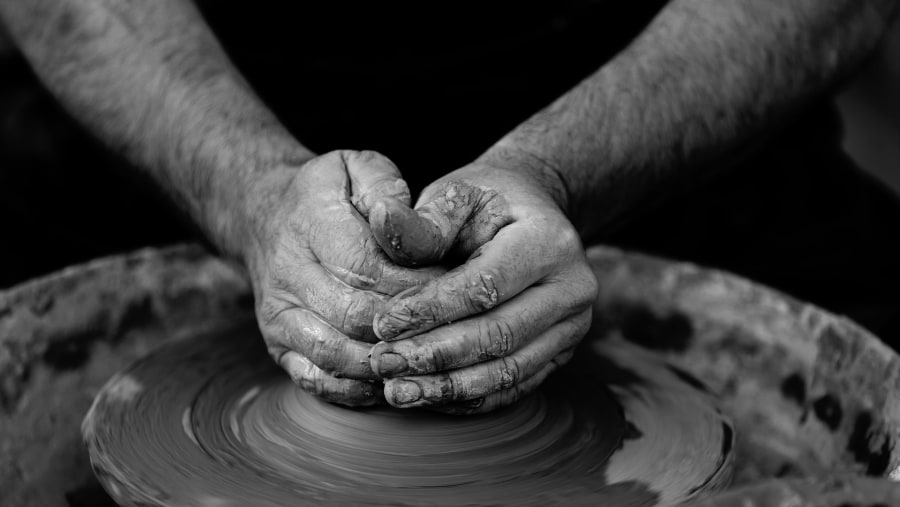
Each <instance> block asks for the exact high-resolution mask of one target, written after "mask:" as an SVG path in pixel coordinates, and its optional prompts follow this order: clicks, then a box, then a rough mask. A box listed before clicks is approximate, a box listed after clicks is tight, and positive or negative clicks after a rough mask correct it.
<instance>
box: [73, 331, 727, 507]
mask: <svg viewBox="0 0 900 507" xmlns="http://www.w3.org/2000/svg"><path fill="white" fill-rule="evenodd" d="M82 431H83V434H84V438H85V442H86V443H87V446H88V449H89V451H90V455H91V462H92V466H93V468H94V472H95V474H96V475H97V476H98V478H99V479H100V481H101V482H102V483H103V485H104V487H105V488H106V489H107V491H108V492H109V493H110V494H111V495H112V497H113V498H114V499H116V501H117V502H120V503H121V504H123V505H142V506H147V505H172V506H174V505H215V506H228V505H235V506H237V505H266V506H268V505H321V504H323V503H324V504H355V505H359V504H371V505H384V504H390V505H398V504H399V505H403V504H422V503H428V504H431V505H461V504H468V505H487V504H490V505H497V504H504V505H505V504H509V505H542V504H547V503H551V502H560V501H567V502H570V503H571V502H574V503H576V504H581V503H590V504H597V503H608V504H609V505H635V506H638V505H640V506H652V505H669V504H673V503H677V502H680V501H683V500H686V499H689V498H692V497H695V496H697V495H699V494H700V493H703V492H705V491H709V490H714V489H718V488H720V487H723V486H725V485H727V482H728V481H729V479H730V474H731V466H732V457H731V449H732V445H733V439H734V434H733V431H732V430H731V423H730V421H729V420H728V419H727V418H726V417H724V416H723V415H722V414H721V413H720V412H719V410H718V408H717V407H716V405H715V402H714V400H713V399H712V398H711V397H710V396H709V395H708V394H707V393H705V392H704V391H703V390H702V389H698V387H697V386H696V385H692V383H690V382H685V381H684V380H683V379H681V378H680V377H679V376H678V375H676V374H674V373H672V371H671V370H670V369H667V368H666V367H665V365H664V364H662V363H661V361H660V360H659V359H657V358H656V357H655V356H652V355H651V354H650V353H648V352H645V351H642V350H640V349H637V348H634V347H633V346H631V345H629V344H627V343H619V344H617V345H614V344H586V345H585V347H584V348H583V350H582V351H581V352H580V353H579V354H578V357H577V359H576V360H575V361H574V362H573V364H571V365H570V367H567V368H564V369H563V370H562V371H560V372H559V374H557V375H555V376H553V377H552V378H551V380H549V381H548V382H547V383H546V385H545V386H544V387H543V388H542V389H541V390H540V391H539V392H538V393H537V394H535V395H533V396H530V397H528V398H526V399H525V400H523V401H521V402H519V403H517V404H516V405H514V406H512V407H509V408H507V409H504V410H500V411H497V412H494V413H491V414H487V415H483V416H470V417H463V416H450V415H439V414H434V413H430V412H425V411H413V410H399V409H394V408H389V407H378V408H369V409H362V410H360V409H348V408H344V407H340V406H336V405H332V404H329V403H327V402H324V401H321V400H319V399H317V398H315V397H313V396H311V395H309V394H307V393H305V392H303V391H302V390H300V389H298V388H296V387H295V386H294V385H293V384H291V382H290V381H289V380H288V379H287V378H286V376H285V375H284V374H283V373H282V372H281V371H280V370H279V369H278V368H277V367H276V366H275V365H274V364H272V362H271V360H270V359H269V358H268V356H267V355H266V353H265V349H264V345H263V341H262V339H261V338H260V336H259V334H258V331H257V330H256V329H255V327H254V326H253V324H248V325H246V326H240V327H236V328H234V329H232V330H231V331H229V332H225V333H217V334H212V335H207V336H201V337H196V338H190V339H186V340H181V341H179V342H176V343H173V344H169V345H167V346H165V347H163V348H161V349H159V350H158V351H157V352H155V353H153V354H151V355H150V356H148V357H146V358H144V359H142V360H140V361H138V362H137V363H135V364H134V365H132V366H131V367H130V368H128V369H126V370H125V371H123V372H121V373H119V374H118V375H116V376H115V377H113V378H112V379H111V380H110V381H109V383H108V384H107V385H106V386H105V387H104V388H103V390H102V391H101V392H100V393H99V394H98V396H97V398H96V399H95V402H94V405H93V406H92V408H91V410H90V411H89V413H88V415H87V417H86V418H85V421H84V424H83V428H82Z"/></svg>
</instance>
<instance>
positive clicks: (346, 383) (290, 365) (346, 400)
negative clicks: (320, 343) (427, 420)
mask: <svg viewBox="0 0 900 507" xmlns="http://www.w3.org/2000/svg"><path fill="white" fill-rule="evenodd" d="M278 364H279V365H281V367H282V368H283V369H284V370H285V371H286V372H287V374H288V375H290V377H291V380H293V381H294V383H295V384H297V385H298V386H299V387H300V388H301V389H303V390H304V391H306V392H308V393H311V394H314V395H315V396H317V397H319V398H322V399H324V400H327V401H330V402H332V403H339V404H342V405H348V406H351V407H363V406H370V405H375V404H377V403H379V402H380V400H382V399H383V397H382V394H381V392H380V387H379V386H378V384H376V383H370V382H364V381H359V380H351V379H342V378H336V377H334V376H332V375H329V374H328V373H326V372H324V371H322V370H321V369H319V368H318V367H316V365H315V364H313V363H312V362H311V361H310V360H309V359H307V358H305V357H303V356H302V355H300V354H298V353H296V352H294V351H285V352H282V353H280V354H279V357H278Z"/></svg>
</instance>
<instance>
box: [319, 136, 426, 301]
mask: <svg viewBox="0 0 900 507" xmlns="http://www.w3.org/2000/svg"><path fill="white" fill-rule="evenodd" d="M354 153H355V152H344V151H341V152H332V153H329V154H327V155H324V156H322V157H320V158H319V160H318V161H317V163H316V165H315V166H314V167H313V168H312V169H311V171H312V172H313V173H314V176H315V178H314V179H313V181H315V182H316V183H317V185H318V187H319V188H322V189H341V191H340V192H337V191H333V192H332V191H325V190H322V191H318V192H310V193H308V194H307V195H306V198H307V199H310V200H311V201H312V202H311V203H310V204H311V208H313V209H315V210H316V213H317V215H316V216H314V217H310V218H309V219H308V220H310V222H311V226H310V228H309V231H308V234H307V240H308V242H309V248H310V249H311V250H312V252H313V253H314V255H315V258H316V260H317V261H318V262H320V263H321V264H322V265H323V266H324V267H325V268H326V269H327V270H328V271H329V272H331V273H332V274H333V275H334V276H335V277H336V278H338V279H339V280H341V281H342V282H344V283H346V284H347V285H349V286H351V287H355V288H358V289H362V290H371V291H376V292H379V293H382V294H390V295H393V294H397V293H399V292H402V291H404V290H407V289H409V288H411V287H416V286H419V285H422V284H423V283H425V282H427V281H429V280H432V279H433V278H435V276H437V275H438V274H439V273H441V272H442V271H443V270H441V269H440V268H426V269H409V268H404V267H401V266H397V265H396V264H394V263H393V262H391V261H390V259H389V258H388V257H387V255H386V254H385V253H384V251H382V249H381V247H380V246H379V244H378V242H377V241H376V240H375V237H374V236H373V235H372V231H371V230H370V228H369V224H368V223H367V222H366V220H365V219H364V218H363V217H362V216H361V215H360V213H359V212H358V211H357V209H356V207H355V206H354V205H353V204H352V203H351V198H352V197H353V196H352V195H351V192H353V191H354V190H351V188H350V187H351V186H353V185H352V182H351V176H350V170H351V168H353V172H354V173H355V174H357V176H359V175H360V174H362V173H364V169H362V168H361V167H359V166H361V164H362V162H361V161H362V160H363V159H364V158H365V157H363V156H360V155H354ZM373 160H380V159H373ZM384 160H386V159H384ZM387 164H390V162H389V161H387V162H379V163H376V164H374V165H375V166H376V167H381V169H376V171H375V173H376V174H375V175H370V176H369V177H367V178H368V179H366V183H362V182H358V184H357V185H356V187H360V188H357V189H356V190H355V191H359V192H366V193H367V194H368V195H380V194H377V192H376V193H373V192H374V190H373V189H372V185H374V186H379V187H380V188H382V189H384V187H385V186H386V185H385V184H384V183H383V180H384V179H385V176H384V175H385V174H387V173H388V172H389V169H386V168H385V167H384V166H385V165H387ZM379 182H381V183H379ZM366 185H369V186H366ZM367 189H368V190H367ZM395 195H396V194H395ZM367 199H369V198H366V199H363V200H362V201H359V202H363V201H366V200H367ZM407 202H408V198H407Z"/></svg>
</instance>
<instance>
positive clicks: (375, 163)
mask: <svg viewBox="0 0 900 507" xmlns="http://www.w3.org/2000/svg"><path fill="white" fill-rule="evenodd" d="M341 153H342V156H343V161H344V166H345V167H346V168H347V175H348V176H349V177H350V202H351V203H353V206H355V207H356V210H357V211H359V213H360V214H361V215H362V216H364V217H368V216H369V210H370V209H371V208H372V205H373V204H374V203H375V202H376V201H377V200H379V199H382V198H391V199H396V200H398V201H400V202H401V203H403V204H405V205H406V206H409V205H410V195H409V187H408V186H407V184H406V181H404V180H403V177H402V176H401V175H400V170H399V169H397V166H396V165H394V163H393V162H391V161H390V160H389V159H388V158H387V157H385V156H384V155H381V154H380V153H377V152H374V151H345V152H341Z"/></svg>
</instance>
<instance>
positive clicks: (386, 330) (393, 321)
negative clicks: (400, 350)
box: [372, 312, 412, 340]
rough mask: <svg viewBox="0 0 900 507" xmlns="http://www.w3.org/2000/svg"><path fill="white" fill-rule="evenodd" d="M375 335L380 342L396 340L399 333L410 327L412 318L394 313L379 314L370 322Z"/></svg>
mask: <svg viewBox="0 0 900 507" xmlns="http://www.w3.org/2000/svg"><path fill="white" fill-rule="evenodd" d="M372 324H373V325H372V327H373V328H374V329H375V335H376V336H378V338H380V339H381V340H390V339H391V338H396V337H397V336H398V335H400V333H402V332H403V331H406V330H407V329H409V328H410V327H412V316H410V315H408V314H407V315H402V314H398V313H395V312H392V313H379V314H377V315H375V318H374V319H373V322H372Z"/></svg>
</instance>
